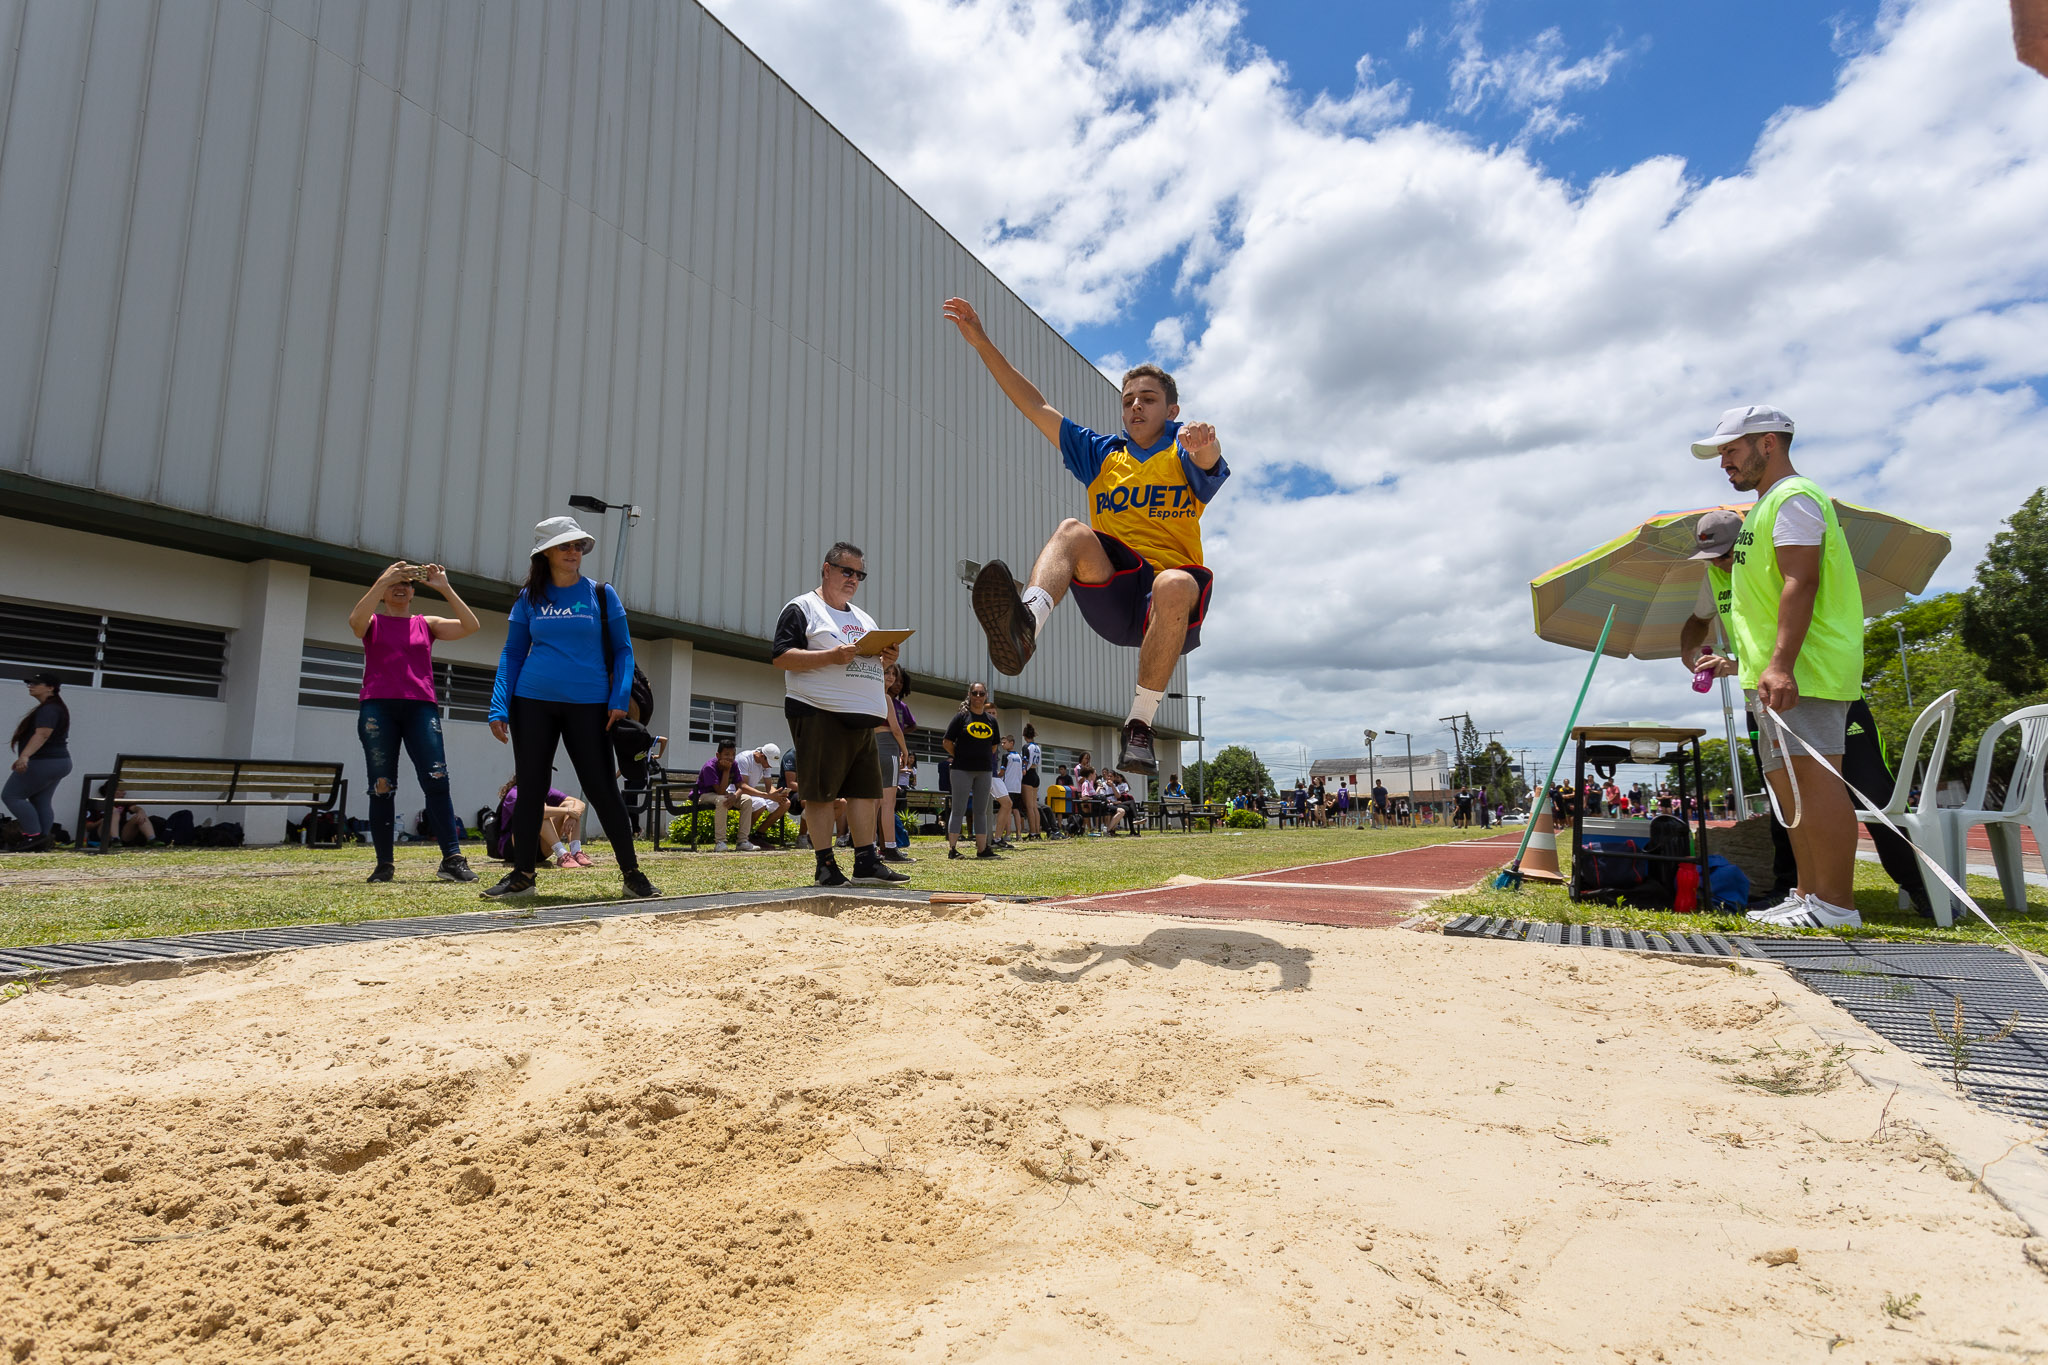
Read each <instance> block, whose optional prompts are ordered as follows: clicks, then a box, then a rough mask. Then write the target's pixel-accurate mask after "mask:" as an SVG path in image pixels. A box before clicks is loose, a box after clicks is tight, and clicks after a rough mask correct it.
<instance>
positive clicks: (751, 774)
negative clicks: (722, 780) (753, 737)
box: [733, 749, 775, 792]
mask: <svg viewBox="0 0 2048 1365" xmlns="http://www.w3.org/2000/svg"><path fill="white" fill-rule="evenodd" d="M733 766H734V768H735V769H736V770H737V771H738V773H739V779H740V781H741V782H743V783H745V784H746V785H747V786H749V787H752V788H753V789H754V790H755V791H757V792H764V791H767V790H768V788H770V787H772V786H773V785H775V784H774V782H773V780H772V779H773V778H774V776H775V770H774V769H773V768H771V767H769V766H768V765H767V764H766V763H763V762H761V761H760V760H759V759H757V758H755V757H754V751H753V750H752V749H749V750H747V751H746V752H745V753H743V754H741V755H740V756H739V758H738V759H737V760H736V761H735V762H734V764H733Z"/></svg>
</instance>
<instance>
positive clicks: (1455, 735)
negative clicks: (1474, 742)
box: [1437, 711, 1472, 786]
mask: <svg viewBox="0 0 2048 1365" xmlns="http://www.w3.org/2000/svg"><path fill="white" fill-rule="evenodd" d="M1437 719H1438V720H1440V721H1442V722H1444V724H1446V725H1448V726H1450V727H1451V771H1452V772H1454V773H1455V772H1457V771H1458V769H1459V768H1461V767H1463V766H1464V765H1465V737H1464V735H1463V734H1462V733H1461V732H1460V731H1459V729H1458V722H1459V721H1461V720H1462V721H1464V722H1465V723H1466V724H1467V725H1469V724H1471V723H1472V713H1471V712H1469V711H1454V712H1452V713H1451V714H1450V715H1448V716H1438V717H1437ZM1465 776H1466V778H1467V782H1464V783H1460V784H1459V785H1460V786H1465V785H1469V779H1470V778H1471V776H1472V774H1470V773H1466V774H1465Z"/></svg>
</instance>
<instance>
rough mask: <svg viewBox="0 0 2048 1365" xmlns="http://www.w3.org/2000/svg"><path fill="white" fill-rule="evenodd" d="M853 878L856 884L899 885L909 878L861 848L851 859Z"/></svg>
mask: <svg viewBox="0 0 2048 1365" xmlns="http://www.w3.org/2000/svg"><path fill="white" fill-rule="evenodd" d="M853 880H854V884H855V885H857V886H900V885H902V884H903V883H904V882H907V881H909V880H910V878H908V877H906V876H904V875H903V874H902V873H901V872H898V871H897V870H896V869H895V868H893V867H891V866H889V865H888V864H887V863H885V862H883V861H882V860H881V859H880V858H877V857H876V856H875V855H874V854H872V853H870V852H868V851H867V850H866V849H862V850H861V851H860V855H859V856H858V857H856V858H855V859H854V860H853Z"/></svg>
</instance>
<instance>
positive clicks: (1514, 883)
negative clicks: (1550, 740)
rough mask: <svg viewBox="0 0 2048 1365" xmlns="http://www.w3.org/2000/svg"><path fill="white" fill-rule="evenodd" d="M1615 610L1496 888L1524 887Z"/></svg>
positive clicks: (1602, 629) (1602, 630)
mask: <svg viewBox="0 0 2048 1365" xmlns="http://www.w3.org/2000/svg"><path fill="white" fill-rule="evenodd" d="M1617 605H1619V604H1617ZM1614 613H1615V607H1609V608H1608V609H1607V624H1606V625H1604V626H1602V627H1600V643H1599V644H1597V645H1594V646H1593V662H1592V663H1589V664H1587V665H1586V680H1585V681H1584V682H1582V683H1580V684H1579V699H1578V700H1577V701H1575V702H1573V703H1572V718H1571V719H1570V720H1568V721H1566V722H1565V723H1564V733H1563V734H1562V735H1560V736H1558V740H1557V753H1556V755H1555V756H1554V757H1552V758H1551V760H1550V776H1548V777H1546V778H1544V779H1543V790H1542V791H1540V792H1538V793H1537V794H1536V804H1535V805H1534V806H1532V807H1530V809H1529V824H1528V826H1527V827H1526V828H1525V829H1523V831H1522V842H1521V845H1520V846H1519V847H1518V848H1516V849H1515V860H1514V861H1513V862H1511V863H1509V864H1508V865H1507V866H1506V867H1504V868H1502V869H1501V870H1500V875H1499V876H1497V877H1495V878H1494V879H1493V886H1494V890H1496V891H1519V890H1521V889H1522V855H1523V854H1524V853H1527V852H1528V851H1529V836H1530V835H1532V834H1534V833H1535V832H1536V817H1537V816H1539V815H1541V814H1543V808H1544V806H1546V805H1548V804H1549V802H1550V788H1551V785H1552V784H1553V783H1555V782H1556V781H1557V765H1558V764H1560V763H1562V762H1564V746H1565V745H1567V744H1569V743H1570V742H1571V738H1572V727H1573V726H1574V725H1577V724H1578V723H1579V708H1580V707H1581V706H1584V705H1585V704H1586V693H1587V691H1589V690H1590V689H1591V688H1592V686H1593V670H1594V669H1596V668H1598V667H1600V655H1601V654H1602V653H1603V652H1604V651H1605V650H1606V648H1607V632H1608V631H1610V630H1613V629H1614Z"/></svg>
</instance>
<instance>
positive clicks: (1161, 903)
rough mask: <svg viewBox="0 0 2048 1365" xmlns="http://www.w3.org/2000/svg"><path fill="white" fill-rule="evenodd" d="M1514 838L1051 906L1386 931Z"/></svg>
mask: <svg viewBox="0 0 2048 1365" xmlns="http://www.w3.org/2000/svg"><path fill="white" fill-rule="evenodd" d="M1519 842H1521V836H1520V834H1519V833H1518V834H1516V835H1514V836H1513V837H1506V836H1495V837H1493V838H1489V839H1471V840H1466V841H1462V842H1459V843H1450V844H1431V845H1429V846H1428V847H1426V848H1409V849H1402V850H1400V851H1399V852H1396V853H1374V854H1369V855H1367V856H1366V857H1363V858H1343V859H1340V860H1338V861H1336V862H1328V863H1308V864H1304V865H1303V866H1300V867H1286V868H1281V869H1279V870H1277V871H1273V872H1252V873H1247V874H1246V875H1244V876H1241V877H1225V878H1222V879H1220V880H1217V881H1205V882H1199V883H1194V884H1191V885H1187V886H1156V887H1148V888H1145V889H1143V890H1139V891H1112V892H1110V893H1108V894H1107V895H1101V896H1080V897H1075V898H1073V899H1071V900H1060V901H1055V902H1054V904H1057V905H1061V906H1068V907H1072V908H1074V909H1081V910H1136V911H1140V912H1143V913H1147V914H1155V915H1192V916H1196V917H1198V918H1202V919H1263V920H1276V921H1280V922H1283V923H1288V924H1332V925H1338V926H1341V927H1344V928H1353V929H1384V928H1387V927H1389V926H1391V925H1395V924H1398V923H1400V922H1401V921H1402V920H1404V919H1406V918H1408V917H1409V916H1410V915H1413V914H1414V913H1415V912H1416V911H1417V910H1419V909H1421V908H1422V907H1423V906H1425V905H1427V904H1428V903H1429V902H1430V901H1433V900H1435V899H1436V898H1437V897H1438V896H1442V895H1447V894H1449V893H1450V892H1453V891H1463V890H1465V889H1466V888H1468V887H1470V886H1471V885H1472V884H1473V883H1474V882H1476V881H1478V880H1479V878H1480V877H1481V876H1483V875H1484V874H1485V873H1486V872H1488V871H1489V870H1491V869H1493V868H1497V867H1499V866H1501V865H1502V864H1504V863H1505V862H1507V860H1508V859H1509V858H1512V857H1513V856H1514V849H1515V845H1516V844H1518V843H1519Z"/></svg>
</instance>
